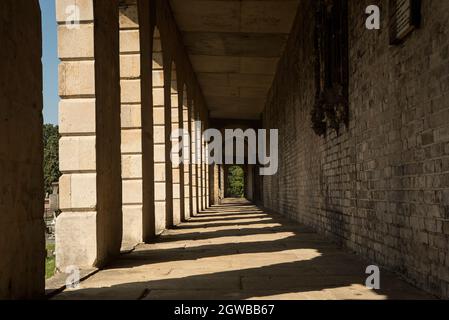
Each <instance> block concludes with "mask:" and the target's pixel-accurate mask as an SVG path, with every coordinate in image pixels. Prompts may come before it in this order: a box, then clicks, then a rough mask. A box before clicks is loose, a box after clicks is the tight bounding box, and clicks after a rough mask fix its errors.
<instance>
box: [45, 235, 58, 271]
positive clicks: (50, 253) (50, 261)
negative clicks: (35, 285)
mask: <svg viewBox="0 0 449 320" xmlns="http://www.w3.org/2000/svg"><path fill="white" fill-rule="evenodd" d="M54 251H55V245H54V244H47V258H46V259H45V279H48V278H51V277H53V275H54V274H55V270H56V263H55V255H54Z"/></svg>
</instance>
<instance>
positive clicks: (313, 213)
mask: <svg viewBox="0 0 449 320" xmlns="http://www.w3.org/2000/svg"><path fill="white" fill-rule="evenodd" d="M312 3H313V2H312V1H311V0H301V3H300V6H299V8H300V9H299V11H298V16H297V18H296V22H295V24H294V27H293V30H292V34H291V36H290V39H289V42H288V44H287V48H286V50H285V54H284V56H283V57H282V59H281V61H280V63H279V66H278V72H277V75H276V78H275V81H274V84H273V87H272V89H271V91H270V93H269V96H268V100H267V105H266V109H265V111H264V114H263V119H264V127H265V128H278V129H279V130H280V132H279V134H280V141H279V158H280V159H279V161H280V162H279V163H280V165H279V172H278V174H277V175H276V176H273V177H264V183H263V200H264V206H266V207H267V208H270V209H273V210H275V211H278V212H280V213H283V214H285V215H288V216H289V217H290V218H292V219H295V220H297V221H300V222H302V223H305V224H307V225H309V226H312V227H313V228H315V229H316V230H317V231H318V232H320V233H323V234H326V235H328V236H329V237H330V238H332V239H333V240H334V241H336V242H338V243H339V244H341V245H343V246H346V247H348V248H350V249H351V250H353V251H355V252H356V253H358V254H360V255H362V256H364V257H365V258H367V259H368V260H369V261H370V262H371V263H376V264H379V265H382V266H385V267H387V268H389V269H391V270H393V271H395V272H397V273H398V274H400V275H402V276H403V277H404V278H405V279H407V280H408V281H410V282H411V283H413V284H415V285H417V286H419V287H421V288H423V289H425V290H427V291H429V292H432V293H434V294H437V295H439V296H442V297H449V71H448V70H449V68H448V67H449V53H448V49H449V2H447V1H440V0H427V1H423V4H422V15H423V21H422V27H421V29H419V30H416V31H415V32H414V33H413V34H412V35H411V36H410V37H409V38H407V40H406V41H405V43H404V44H403V45H400V46H390V45H389V36H388V27H387V24H388V10H387V9H388V8H387V7H388V3H387V1H386V0H376V1H374V0H370V1H367V0H362V1H361V0H349V46H350V49H349V51H350V52H349V55H350V60H349V61H350V62H349V64H350V84H349V91H350V97H349V99H350V124H349V128H345V129H343V130H342V131H341V132H340V135H339V136H337V135H336V134H335V133H332V134H330V135H328V136H327V137H326V138H320V137H318V136H316V135H315V134H314V133H313V131H312V129H311V122H310V111H311V109H312V107H313V104H314V96H315V84H314V61H313V59H314V45H313V28H314V21H313V17H312V15H311V14H310V13H311V12H313V11H312V10H313V8H312ZM371 4H377V5H379V6H380V7H381V19H382V20H381V21H382V27H381V30H367V29H366V28H365V17H366V15H365V8H366V7H367V6H368V5H371Z"/></svg>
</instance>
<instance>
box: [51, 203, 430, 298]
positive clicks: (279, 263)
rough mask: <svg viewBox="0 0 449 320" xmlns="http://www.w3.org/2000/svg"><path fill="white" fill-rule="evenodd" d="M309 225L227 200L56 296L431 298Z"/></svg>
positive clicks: (140, 246)
mask: <svg viewBox="0 0 449 320" xmlns="http://www.w3.org/2000/svg"><path fill="white" fill-rule="evenodd" d="M368 265H369V263H368V262H364V261H362V260H360V259H359V258H358V257H356V256H355V255H353V254H351V253H348V252H346V251H344V250H342V249H340V248H339V247H338V246H336V245H334V244H332V243H331V242H329V241H328V240H326V239H325V238H323V237H322V236H320V235H318V234H316V233H314V232H313V231H311V230H310V229H308V228H306V227H304V226H302V225H300V224H297V223H295V222H292V221H289V220H287V219H285V218H283V217H282V216H278V215H272V214H268V213H266V212H264V211H262V210H261V209H259V208H257V207H256V206H254V205H251V204H249V203H247V202H245V201H237V200H231V199H229V200H228V201H227V203H225V204H223V205H221V206H215V207H213V208H211V209H209V210H207V211H205V212H203V213H201V214H199V215H198V216H197V217H195V218H192V219H191V220H190V221H189V222H187V223H183V224H181V225H179V226H178V227H176V228H175V229H173V230H167V231H166V232H164V234H163V235H162V236H161V237H160V238H159V239H158V240H157V242H155V243H151V244H142V245H139V246H138V247H137V248H136V249H135V250H134V252H132V253H129V254H126V255H122V256H121V257H120V258H119V259H118V260H116V261H115V262H114V263H112V264H111V265H110V266H109V267H108V268H106V269H104V270H101V271H99V272H98V273H96V274H95V275H93V276H92V277H90V278H89V279H87V280H85V281H83V282H82V283H81V286H80V288H79V289H77V290H66V291H64V292H62V293H60V294H59V295H57V296H55V297H54V299H183V300H184V299H194V300H196V299H295V300H300V299H319V300H323V299H430V298H432V297H431V296H429V295H427V294H425V293H424V292H422V291H420V290H418V289H415V288H414V287H412V286H410V285H408V284H407V283H405V282H404V281H402V280H400V279H398V278H397V277H396V276H394V275H392V274H390V273H388V272H385V271H381V290H376V291H374V290H370V289H368V288H366V287H365V286H364V283H365V279H366V277H367V275H366V274H365V269H366V267H367V266H368Z"/></svg>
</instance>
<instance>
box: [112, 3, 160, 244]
mask: <svg viewBox="0 0 449 320" xmlns="http://www.w3.org/2000/svg"><path fill="white" fill-rule="evenodd" d="M149 15H150V14H149V8H148V5H147V1H139V6H138V4H137V2H136V3H133V4H130V5H123V6H121V7H120V86H121V104H122V105H121V124H122V144H121V150H122V186H123V189H122V192H123V245H124V247H129V246H133V245H135V244H137V243H142V242H145V240H147V239H149V238H150V237H151V236H153V235H154V226H153V223H152V222H151V221H152V215H153V203H152V201H153V195H152V184H146V186H147V187H146V189H144V183H143V180H149V181H152V179H153V157H152V154H153V152H152V150H151V148H149V147H148V146H149V145H151V141H150V137H151V136H152V133H153V128H152V124H151V119H152V113H151V97H150V95H151V91H150V90H147V89H145V88H148V87H149V86H150V85H151V60H150V59H151V58H150V52H151V51H150V41H151V30H150V21H149V19H150V17H149ZM139 18H142V19H141V20H142V24H140V23H139V22H140V20H139ZM141 75H142V76H141ZM142 88H143V90H142ZM146 117H151V118H150V121H148V120H147V121H142V118H146ZM147 153H150V154H147ZM144 168H145V170H144ZM145 198H147V199H145Z"/></svg>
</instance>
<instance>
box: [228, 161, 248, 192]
mask: <svg viewBox="0 0 449 320" xmlns="http://www.w3.org/2000/svg"><path fill="white" fill-rule="evenodd" d="M244 187H245V173H244V171H243V169H242V168H241V167H239V166H232V167H230V168H229V170H228V190H227V193H228V195H230V196H231V197H237V198H243V196H244V194H245V190H244Z"/></svg>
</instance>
